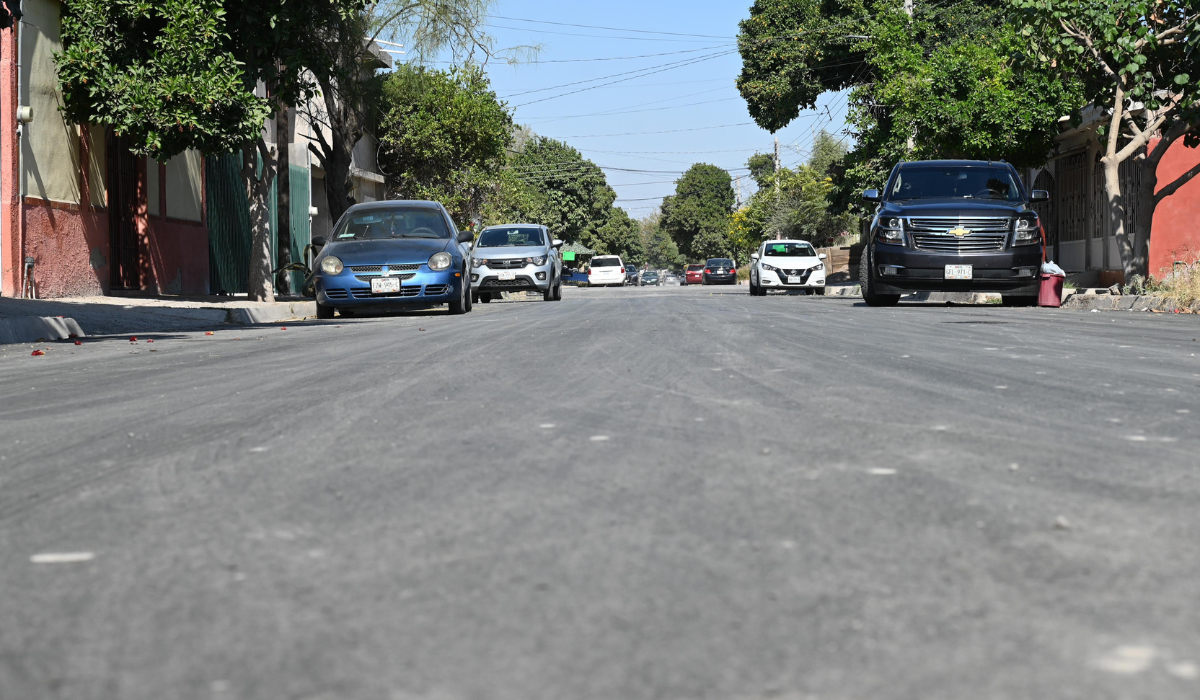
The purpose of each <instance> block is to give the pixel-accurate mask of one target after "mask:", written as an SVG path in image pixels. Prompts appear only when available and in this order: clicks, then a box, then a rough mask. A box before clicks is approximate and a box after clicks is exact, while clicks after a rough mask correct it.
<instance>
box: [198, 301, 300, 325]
mask: <svg viewBox="0 0 1200 700" xmlns="http://www.w3.org/2000/svg"><path fill="white" fill-rule="evenodd" d="M206 310H207V309H206ZM214 310H215V309H214ZM222 313H223V314H225V318H223V319H221V320H222V321H224V322H225V323H232V324H235V325H240V326H248V325H253V324H256V323H276V322H278V321H294V320H297V319H305V318H315V317H316V315H317V302H315V301H281V302H276V303H274V304H260V305H258V306H254V307H238V308H234V309H226V310H224V311H222Z"/></svg>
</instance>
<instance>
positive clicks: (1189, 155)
mask: <svg viewBox="0 0 1200 700" xmlns="http://www.w3.org/2000/svg"><path fill="white" fill-rule="evenodd" d="M1152 147H1153V146H1152ZM1198 162H1200V148H1186V147H1185V146H1184V145H1183V143H1182V142H1176V143H1175V144H1174V145H1172V146H1171V150H1169V151H1167V153H1166V155H1164V156H1163V159H1162V161H1160V162H1159V164H1158V186H1159V188H1160V189H1161V188H1162V187H1163V186H1165V185H1168V184H1170V183H1171V182H1173V181H1174V180H1175V178H1177V177H1179V176H1180V175H1182V174H1183V173H1185V172H1187V170H1188V169H1189V168H1191V167H1192V166H1194V165H1196V163H1198ZM1198 222H1200V176H1197V177H1195V178H1193V179H1192V180H1191V182H1189V183H1187V184H1186V185H1184V186H1183V187H1181V188H1179V191H1177V192H1176V193H1175V194H1173V195H1171V196H1170V197H1167V198H1166V199H1164V200H1163V201H1162V202H1161V203H1159V205H1158V209H1156V210H1155V212H1154V227H1153V229H1152V230H1151V233H1150V274H1151V275H1153V276H1155V277H1162V276H1163V274H1164V273H1166V272H1170V271H1171V267H1172V265H1173V264H1174V262H1175V261H1176V260H1183V261H1185V262H1193V261H1195V260H1197V259H1200V226H1198V225H1197V223H1198Z"/></svg>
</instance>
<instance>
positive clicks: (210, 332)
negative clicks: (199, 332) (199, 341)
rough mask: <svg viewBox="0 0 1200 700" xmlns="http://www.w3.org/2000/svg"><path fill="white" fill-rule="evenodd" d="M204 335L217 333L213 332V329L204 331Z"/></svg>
mask: <svg viewBox="0 0 1200 700" xmlns="http://www.w3.org/2000/svg"><path fill="white" fill-rule="evenodd" d="M204 335H216V333H213V332H212V331H204Z"/></svg>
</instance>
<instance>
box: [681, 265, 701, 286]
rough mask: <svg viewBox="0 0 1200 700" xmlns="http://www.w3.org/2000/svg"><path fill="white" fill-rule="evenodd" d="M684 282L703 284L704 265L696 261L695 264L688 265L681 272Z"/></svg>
mask: <svg viewBox="0 0 1200 700" xmlns="http://www.w3.org/2000/svg"><path fill="white" fill-rule="evenodd" d="M683 283H684V284H704V265H703V263H698V264H696V265H688V266H687V269H686V270H684V272H683Z"/></svg>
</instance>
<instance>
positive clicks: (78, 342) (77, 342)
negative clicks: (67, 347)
mask: <svg viewBox="0 0 1200 700" xmlns="http://www.w3.org/2000/svg"><path fill="white" fill-rule="evenodd" d="M75 344H76V345H83V341H82V340H76V341H75Z"/></svg>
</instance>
